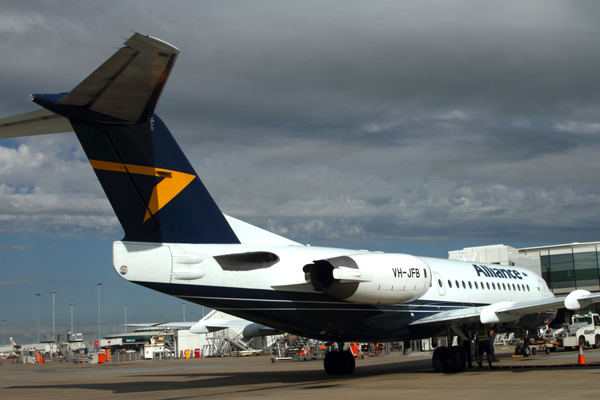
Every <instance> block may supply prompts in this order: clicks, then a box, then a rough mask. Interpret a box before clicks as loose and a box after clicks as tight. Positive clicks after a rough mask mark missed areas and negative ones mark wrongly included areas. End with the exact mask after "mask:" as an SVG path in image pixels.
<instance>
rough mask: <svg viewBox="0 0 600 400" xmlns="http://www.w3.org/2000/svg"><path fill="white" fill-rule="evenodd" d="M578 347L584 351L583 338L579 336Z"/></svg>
mask: <svg viewBox="0 0 600 400" xmlns="http://www.w3.org/2000/svg"><path fill="white" fill-rule="evenodd" d="M579 346H580V347H581V349H582V350H584V349H585V338H584V337H583V336H579Z"/></svg>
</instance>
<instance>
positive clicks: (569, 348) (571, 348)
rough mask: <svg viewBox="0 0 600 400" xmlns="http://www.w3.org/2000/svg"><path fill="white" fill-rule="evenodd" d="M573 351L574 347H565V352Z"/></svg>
mask: <svg viewBox="0 0 600 400" xmlns="http://www.w3.org/2000/svg"><path fill="white" fill-rule="evenodd" d="M571 350H573V347H571V346H565V351H571Z"/></svg>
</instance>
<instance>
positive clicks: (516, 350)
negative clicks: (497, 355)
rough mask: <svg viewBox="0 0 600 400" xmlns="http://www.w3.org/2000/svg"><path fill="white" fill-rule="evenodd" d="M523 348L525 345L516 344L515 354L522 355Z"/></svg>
mask: <svg viewBox="0 0 600 400" xmlns="http://www.w3.org/2000/svg"><path fill="white" fill-rule="evenodd" d="M521 350H523V346H521V345H520V344H518V345H516V346H515V356H520V355H521Z"/></svg>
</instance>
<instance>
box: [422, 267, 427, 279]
mask: <svg viewBox="0 0 600 400" xmlns="http://www.w3.org/2000/svg"><path fill="white" fill-rule="evenodd" d="M423 274H424V275H425V278H427V270H426V269H425V268H423Z"/></svg>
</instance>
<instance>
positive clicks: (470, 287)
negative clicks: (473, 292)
mask: <svg viewBox="0 0 600 400" xmlns="http://www.w3.org/2000/svg"><path fill="white" fill-rule="evenodd" d="M469 289H473V286H471V281H469Z"/></svg>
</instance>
